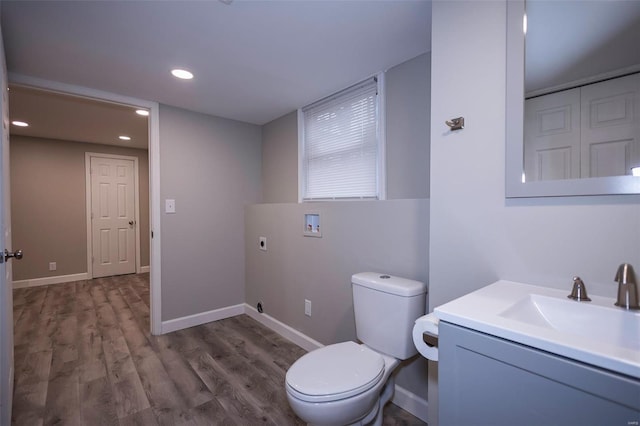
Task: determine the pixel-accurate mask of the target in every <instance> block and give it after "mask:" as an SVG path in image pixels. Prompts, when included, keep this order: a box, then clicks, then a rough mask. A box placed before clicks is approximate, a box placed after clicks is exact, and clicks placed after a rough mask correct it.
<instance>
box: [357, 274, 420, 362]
mask: <svg viewBox="0 0 640 426" xmlns="http://www.w3.org/2000/svg"><path fill="white" fill-rule="evenodd" d="M351 284H352V288H353V309H354V311H355V318H356V333H357V336H358V339H359V340H360V341H361V342H362V343H364V344H365V345H367V346H368V347H370V348H371V349H374V350H376V351H378V352H382V353H384V354H386V355H390V356H392V357H394V358H398V359H401V360H402V359H407V358H410V357H412V356H413V355H415V354H416V353H418V352H417V351H416V348H415V346H414V344H413V338H412V330H413V323H414V322H415V320H416V319H418V318H419V317H421V316H422V315H424V312H425V307H426V297H425V294H426V292H427V286H426V284H425V283H423V282H420V281H414V280H409V279H406V278H400V277H394V276H391V275H386V274H380V273H376V272H361V273H359V274H355V275H353V276H352V277H351Z"/></svg>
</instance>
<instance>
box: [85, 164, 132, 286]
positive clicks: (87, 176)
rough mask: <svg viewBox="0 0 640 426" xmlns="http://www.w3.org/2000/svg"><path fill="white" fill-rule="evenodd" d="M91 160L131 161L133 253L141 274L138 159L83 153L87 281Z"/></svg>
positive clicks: (89, 274) (90, 246) (89, 275)
mask: <svg viewBox="0 0 640 426" xmlns="http://www.w3.org/2000/svg"><path fill="white" fill-rule="evenodd" d="M91 158H111V159H115V160H129V161H133V196H134V201H133V209H134V214H133V216H134V219H133V220H134V221H135V229H134V231H135V244H136V247H135V253H136V274H139V273H141V272H142V265H141V264H140V226H139V224H140V181H139V176H138V170H139V169H138V157H133V156H129V155H116V154H101V153H99V152H85V153H84V167H85V194H86V195H85V201H86V209H87V210H86V218H87V279H92V278H93V259H92V258H93V226H92V221H91V200H92V191H93V188H92V185H91Z"/></svg>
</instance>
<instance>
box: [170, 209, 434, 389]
mask: <svg viewBox="0 0 640 426" xmlns="http://www.w3.org/2000/svg"><path fill="white" fill-rule="evenodd" d="M428 210H429V200H427V199H413V200H390V201H353V202H333V203H304V204H298V203H295V204H294V203H286V204H256V205H253V206H249V207H247V208H246V210H245V227H246V242H245V243H246V247H247V253H246V256H247V258H246V261H247V267H246V268H247V269H246V271H247V272H246V302H247V303H248V304H249V305H251V306H253V307H255V306H256V304H257V303H258V302H259V301H261V302H262V303H263V307H264V312H265V313H267V314H269V315H270V316H272V317H274V318H276V319H278V320H280V321H282V322H283V323H285V324H287V325H289V326H290V327H293V328H294V329H296V330H299V331H301V332H302V333H304V334H305V335H307V336H309V337H311V338H313V339H315V340H317V341H319V342H321V343H323V344H331V343H336V342H341V341H345V340H355V339H356V334H355V323H354V316H353V298H352V295H351V275H353V274H355V273H358V272H366V271H375V272H383V273H388V274H392V275H398V276H401V277H406V278H411V279H416V280H420V281H423V282H426V280H427V275H428V267H427V262H426V259H428V241H429V226H428V217H429V213H428ZM309 212H312V213H319V214H320V221H321V227H322V238H315V237H304V236H303V235H302V231H303V222H304V214H305V213H309ZM261 236H263V237H266V238H267V251H266V252H264V251H261V250H259V248H258V238H259V237H261ZM163 245H164V243H163ZM304 299H309V300H311V303H312V316H311V317H307V316H305V315H304ZM425 302H426V301H425ZM408 364H411V366H410V367H409V368H403V369H402V371H400V372H399V377H398V384H399V385H400V386H402V387H404V388H406V389H408V390H409V391H411V392H413V393H416V394H418V395H421V396H422V397H423V398H424V397H426V380H427V373H426V365H427V363H426V361H425V360H424V358H421V357H416V358H414V359H413V360H412V362H410V363H408Z"/></svg>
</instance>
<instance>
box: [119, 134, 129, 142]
mask: <svg viewBox="0 0 640 426" xmlns="http://www.w3.org/2000/svg"><path fill="white" fill-rule="evenodd" d="M118 138H119V139H120V140H123V141H130V140H131V137H130V136H124V135H122V136H118Z"/></svg>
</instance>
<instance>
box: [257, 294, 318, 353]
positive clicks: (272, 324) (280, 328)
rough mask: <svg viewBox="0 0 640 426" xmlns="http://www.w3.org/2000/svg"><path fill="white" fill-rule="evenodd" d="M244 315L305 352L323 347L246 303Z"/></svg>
mask: <svg viewBox="0 0 640 426" xmlns="http://www.w3.org/2000/svg"><path fill="white" fill-rule="evenodd" d="M244 313H245V314H247V315H249V316H250V317H251V318H253V319H254V320H256V321H258V322H259V323H261V324H262V325H264V326H265V327H267V328H270V329H271V330H273V331H275V332H276V333H278V334H279V335H281V336H282V337H284V338H285V339H289V340H291V341H292V342H293V343H295V344H296V345H298V346H300V347H301V348H303V349H304V350H306V351H312V350H314V349H318V348H321V347H323V346H324V345H323V344H322V343H320V342H318V341H316V340H313V339H312V338H311V337H309V336H306V335H304V334H302V333H300V332H299V331H298V330H296V329H294V328H292V327H289V326H288V325H287V324H285V323H283V322H280V321H278V320H277V319H275V318H273V317H271V316H269V315H267V314H261V313H259V312H258V311H257V310H256V309H255V308H254V307H253V306H250V305H248V304H246V303H245V305H244Z"/></svg>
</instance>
